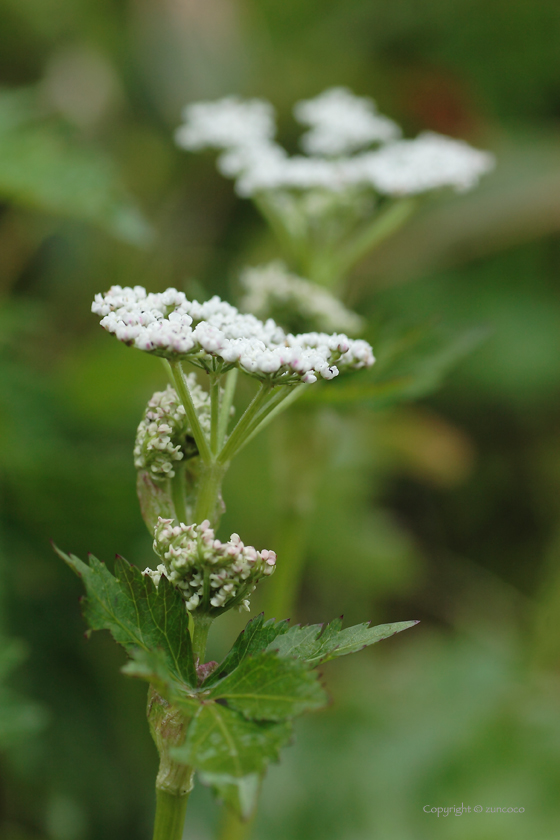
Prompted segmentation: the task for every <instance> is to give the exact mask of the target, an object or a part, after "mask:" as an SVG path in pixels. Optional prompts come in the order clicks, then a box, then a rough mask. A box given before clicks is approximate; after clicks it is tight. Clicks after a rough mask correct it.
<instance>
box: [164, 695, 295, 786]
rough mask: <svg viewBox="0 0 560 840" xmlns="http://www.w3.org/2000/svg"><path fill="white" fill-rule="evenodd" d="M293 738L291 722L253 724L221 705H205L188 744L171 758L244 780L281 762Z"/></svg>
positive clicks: (189, 736)
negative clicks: (280, 757)
mask: <svg viewBox="0 0 560 840" xmlns="http://www.w3.org/2000/svg"><path fill="white" fill-rule="evenodd" d="M291 734H292V727H291V724H290V723H289V721H282V722H281V723H271V722H257V721H249V720H246V719H245V718H244V717H243V716H242V715H240V714H238V713H237V712H236V711H234V710H233V709H229V708H228V707H227V706H223V705H221V704H220V703H205V704H203V705H201V706H200V707H199V709H198V711H197V712H196V714H195V715H194V717H193V719H192V721H191V724H190V726H189V728H188V730H187V737H186V740H185V743H184V744H183V745H182V746H180V747H175V749H173V750H172V753H171V755H172V757H173V758H174V759H175V760H176V761H179V762H181V763H184V764H190V765H191V766H193V767H195V768H196V769H197V770H198V771H200V772H202V773H211V774H217V775H218V776H222V777H223V776H230V777H232V779H240V778H243V777H245V776H248V775H250V774H253V773H261V772H262V771H263V770H264V769H265V767H266V765H267V764H268V763H269V762H270V761H277V760H278V756H279V753H280V749H281V748H282V747H283V746H284V745H285V744H286V743H287V742H288V741H289V740H290V737H291ZM223 782H224V779H223V778H222V780H221V783H222V784H223Z"/></svg>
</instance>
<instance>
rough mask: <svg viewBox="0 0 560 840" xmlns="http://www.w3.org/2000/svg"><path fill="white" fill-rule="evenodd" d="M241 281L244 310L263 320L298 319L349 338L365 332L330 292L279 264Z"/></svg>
mask: <svg viewBox="0 0 560 840" xmlns="http://www.w3.org/2000/svg"><path fill="white" fill-rule="evenodd" d="M240 280H241V285H242V286H243V288H244V290H245V295H244V297H243V299H242V301H241V309H243V310H244V311H245V312H253V313H254V314H255V315H257V316H258V317H260V318H266V317H267V316H269V315H274V316H275V317H276V318H277V319H278V320H282V316H284V317H285V318H287V319H288V323H291V322H292V321H293V320H295V319H297V320H298V321H303V322H305V323H306V326H307V325H311V326H313V327H315V328H316V329H319V330H324V331H325V332H327V331H329V330H341V331H344V332H345V333H348V334H349V335H355V334H356V333H359V332H360V331H361V330H362V329H363V328H364V321H363V319H362V318H361V317H360V316H359V315H357V314H356V313H355V312H352V311H351V310H350V309H347V308H346V307H345V306H344V304H343V303H341V301H339V300H338V298H336V297H335V296H334V295H333V294H331V293H330V292H329V291H328V290H327V289H324V288H322V287H321V286H318V285H317V283H311V282H310V281H309V280H304V279H303V277H298V276H297V275H295V274H292V273H291V272H290V271H288V269H287V267H286V266H285V264H284V263H282V262H280V261H276V262H271V263H268V265H261V266H256V267H254V268H246V269H245V270H244V271H243V272H242V274H241V277H240ZM278 313H279V314H280V316H281V317H280V318H278Z"/></svg>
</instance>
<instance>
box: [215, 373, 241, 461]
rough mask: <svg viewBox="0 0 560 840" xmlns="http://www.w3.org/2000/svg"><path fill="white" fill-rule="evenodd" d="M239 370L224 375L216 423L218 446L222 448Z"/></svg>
mask: <svg viewBox="0 0 560 840" xmlns="http://www.w3.org/2000/svg"><path fill="white" fill-rule="evenodd" d="M238 373H239V370H238V369H237V368H232V369H231V370H230V371H229V373H228V374H227V375H226V385H225V388H224V394H223V397H222V405H221V408H220V419H219V421H218V446H219V447H222V446H223V445H224V441H225V439H226V434H227V428H228V423H229V415H230V411H231V406H232V404H233V398H234V396H235V387H236V385H237V374H238Z"/></svg>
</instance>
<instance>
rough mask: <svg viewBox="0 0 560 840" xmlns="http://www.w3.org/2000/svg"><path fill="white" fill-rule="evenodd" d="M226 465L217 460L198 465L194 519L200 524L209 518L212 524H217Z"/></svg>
mask: <svg viewBox="0 0 560 840" xmlns="http://www.w3.org/2000/svg"><path fill="white" fill-rule="evenodd" d="M226 469H227V467H226V466H225V465H224V464H220V463H218V462H217V461H211V462H210V463H209V464H201V465H200V475H199V479H198V490H197V496H196V506H195V510H194V521H195V522H197V523H198V524H200V523H201V522H203V521H204V520H205V519H209V520H210V522H211V524H212V526H213V527H215V526H216V525H217V524H218V520H219V518H220V514H221V510H220V507H221V498H222V481H223V479H224V475H225V473H226Z"/></svg>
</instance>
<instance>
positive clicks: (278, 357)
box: [92, 286, 375, 385]
mask: <svg viewBox="0 0 560 840" xmlns="http://www.w3.org/2000/svg"><path fill="white" fill-rule="evenodd" d="M92 311H93V312H94V313H95V314H96V315H99V316H101V326H102V327H104V329H106V330H107V331H108V332H110V333H112V334H113V335H115V336H116V337H117V338H118V339H119V340H120V341H123V342H124V343H125V344H129V345H133V346H134V347H137V348H138V349H140V350H145V351H146V352H148V353H154V354H156V355H159V356H163V357H165V358H171V359H177V358H179V359H188V360H189V361H190V362H191V363H192V364H194V365H197V366H198V367H202V368H203V369H205V370H214V369H215V366H216V364H217V365H219V366H221V368H220V369H221V370H222V371H225V370H229V369H231V368H232V367H239V368H240V369H241V370H243V371H244V372H245V373H248V374H249V375H251V376H254V377H256V378H257V379H260V380H267V381H270V382H271V383H272V384H275V385H276V384H295V383H298V382H304V383H311V382H316V381H317V379H318V377H319V376H321V377H322V378H323V379H333V378H334V377H335V376H337V375H338V373H339V371H340V370H344V369H355V370H357V369H359V368H363V367H370V366H371V365H372V364H373V363H374V361H375V359H374V357H373V353H372V349H371V347H370V345H369V344H368V343H367V342H366V341H362V340H360V339H356V340H352V339H350V338H348V336H346V335H344V334H342V333H340V334H337V333H333V334H332V335H328V334H327V333H320V332H310V333H302V334H300V335H292V334H290V333H288V334H286V333H285V332H284V331H283V330H282V329H281V328H280V327H279V326H278V325H277V324H276V323H275V322H274V321H273V320H272V319H268V320H267V321H265V322H264V323H263V322H262V321H259V319H258V318H255V316H254V315H249V314H242V313H240V312H239V311H238V310H237V309H236V308H235V307H234V306H231V305H230V304H229V303H226V302H225V301H222V300H220V298H219V297H213V298H211V299H210V300H208V301H206V302H205V303H198V302H197V301H189V300H187V298H186V297H185V295H184V294H183V293H182V292H178V291H177V290H176V289H167V291H165V292H162V293H161V294H147V293H146V290H145V289H144V288H142V286H135V287H134V288H130V287H128V286H127V287H125V288H122V287H121V286H113V287H112V288H111V289H110V290H109V291H108V292H107V293H106V294H104V295H102V294H98V295H96V296H95V300H94V302H93V304H92Z"/></svg>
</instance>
